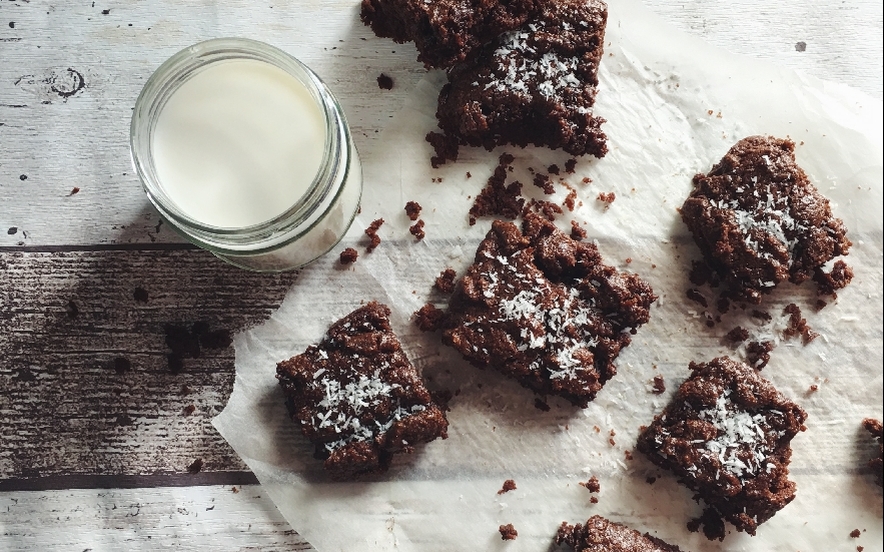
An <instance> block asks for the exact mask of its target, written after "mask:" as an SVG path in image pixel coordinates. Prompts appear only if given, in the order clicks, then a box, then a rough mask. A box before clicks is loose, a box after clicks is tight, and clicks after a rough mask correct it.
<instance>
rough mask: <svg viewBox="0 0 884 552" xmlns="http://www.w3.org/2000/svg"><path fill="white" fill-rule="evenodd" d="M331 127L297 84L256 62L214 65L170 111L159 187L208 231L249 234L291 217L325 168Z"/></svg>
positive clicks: (162, 134) (161, 144) (161, 121)
mask: <svg viewBox="0 0 884 552" xmlns="http://www.w3.org/2000/svg"><path fill="white" fill-rule="evenodd" d="M326 128H327V127H326V120H325V116H324V114H323V112H322V110H321V108H320V106H319V105H317V103H316V100H315V99H314V98H313V96H312V95H311V94H310V92H309V91H308V90H307V89H306V88H305V87H304V85H303V84H301V83H300V82H299V81H298V80H297V79H296V78H295V77H293V76H291V75H289V74H288V73H286V72H285V71H284V70H282V69H280V68H278V67H275V66H273V65H271V64H269V63H265V62H262V61H257V60H251V59H236V60H227V61H220V62H215V63H212V64H210V65H208V66H207V67H206V68H204V69H202V70H200V71H199V72H197V73H196V74H194V75H193V76H192V77H191V78H189V79H188V80H187V81H186V82H184V84H182V85H181V86H180V87H179V88H178V89H177V90H176V91H175V92H174V93H173V94H172V95H171V97H169V99H168V100H167V101H166V103H165V105H164V106H163V107H162V111H161V112H160V114H159V116H158V118H157V120H156V126H155V127H154V129H153V135H152V139H151V148H152V153H153V160H154V167H155V170H156V173H157V176H158V180H159V183H160V186H161V187H162V189H163V191H164V192H165V193H166V195H167V196H168V197H169V199H170V200H171V201H172V203H174V205H175V206H176V207H177V208H178V209H179V210H180V211H181V212H183V213H184V214H186V215H188V216H189V217H190V218H192V219H194V220H196V221H198V222H201V223H203V224H207V225H212V226H220V227H227V228H242V227H245V226H250V225H253V224H258V223H261V222H265V221H267V220H270V219H272V218H274V217H276V216H277V215H280V214H281V213H283V212H285V211H287V210H288V209H289V208H291V207H292V206H293V205H294V204H295V203H297V201H298V200H299V199H300V198H301V197H302V196H303V195H304V192H305V191H306V190H307V189H308V187H309V186H310V184H311V183H312V182H313V179H314V177H315V176H316V173H317V171H318V170H319V168H320V165H321V162H322V159H323V154H324V151H325V143H326V132H327V130H326Z"/></svg>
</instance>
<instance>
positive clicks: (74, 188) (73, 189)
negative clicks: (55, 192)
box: [68, 186, 80, 196]
mask: <svg viewBox="0 0 884 552" xmlns="http://www.w3.org/2000/svg"><path fill="white" fill-rule="evenodd" d="M79 193H80V188H79V187H78V186H74V187H73V188H71V193H69V194H68V195H69V196H72V195H75V194H79Z"/></svg>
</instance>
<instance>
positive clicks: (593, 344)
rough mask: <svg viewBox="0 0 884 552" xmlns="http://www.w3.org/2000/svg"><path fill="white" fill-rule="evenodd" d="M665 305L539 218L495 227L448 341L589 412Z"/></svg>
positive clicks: (452, 309) (467, 282)
mask: <svg viewBox="0 0 884 552" xmlns="http://www.w3.org/2000/svg"><path fill="white" fill-rule="evenodd" d="M654 300H656V296H655V295H654V293H653V291H652V290H651V287H650V286H649V285H648V284H646V283H645V282H643V281H642V280H641V279H639V277H638V276H636V275H634V274H627V273H622V272H619V271H617V270H616V269H615V268H612V267H610V266H607V265H605V264H603V263H602V259H601V256H600V255H599V252H598V249H597V248H596V246H595V245H593V244H590V243H584V242H578V241H575V240H573V239H571V238H570V237H569V236H567V235H566V234H564V233H563V232H561V231H560V230H559V229H558V228H556V226H555V225H554V224H552V223H551V222H548V221H546V220H545V219H543V218H542V217H540V216H539V215H537V214H536V213H531V212H529V213H526V214H525V219H524V222H523V224H522V230H521V231H520V230H519V227H517V226H516V225H515V224H513V223H509V222H504V221H499V220H498V221H494V223H493V224H492V227H491V231H490V232H488V234H487V235H486V237H485V239H484V240H483V241H482V243H481V244H480V245H479V248H478V250H477V251H476V256H475V260H474V262H473V265H472V266H470V267H469V269H468V270H467V273H466V274H465V275H464V277H463V278H462V279H461V280H460V281H459V282H458V284H457V287H456V289H455V292H454V295H453V296H452V299H451V301H450V304H449V311H448V316H447V317H446V320H445V322H444V324H443V328H444V331H443V337H442V339H443V341H444V342H445V343H447V344H448V345H451V346H452V347H454V348H455V349H457V350H458V351H459V352H460V353H461V354H462V355H463V356H464V358H465V359H467V360H468V361H469V362H470V363H471V364H473V365H475V366H477V367H480V368H484V367H491V368H494V369H495V370H498V371H499V372H501V373H503V374H505V375H507V376H510V377H512V378H515V379H516V380H517V381H518V382H519V383H520V384H522V385H523V386H524V387H527V388H529V389H531V390H533V391H535V392H536V393H539V394H541V395H559V396H561V397H564V398H565V399H567V400H568V401H570V402H571V403H573V404H575V405H577V406H581V407H586V406H587V404H588V403H589V401H591V400H592V399H594V398H595V396H596V393H598V392H599V390H600V389H601V388H602V386H603V385H604V384H605V382H606V381H608V380H609V379H611V377H613V376H614V374H615V373H616V372H617V370H616V368H615V366H614V360H615V359H616V358H617V355H618V354H619V353H620V350H621V349H622V348H623V347H626V346H627V345H628V344H629V343H630V339H631V338H630V333H635V331H636V329H637V328H638V327H639V326H641V325H643V324H645V323H646V322H647V321H648V318H649V308H650V305H651V303H652V302H653V301H654Z"/></svg>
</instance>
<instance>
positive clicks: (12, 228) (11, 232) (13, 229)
mask: <svg viewBox="0 0 884 552" xmlns="http://www.w3.org/2000/svg"><path fill="white" fill-rule="evenodd" d="M16 232H18V226H10V227H9V230H7V231H6V233H7V234H9V235H10V236H14V235H15V234H16Z"/></svg>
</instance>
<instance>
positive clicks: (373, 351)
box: [276, 302, 448, 479]
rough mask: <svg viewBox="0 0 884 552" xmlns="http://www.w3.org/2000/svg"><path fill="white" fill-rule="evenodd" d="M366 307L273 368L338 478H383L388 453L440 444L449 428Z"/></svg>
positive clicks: (381, 315) (381, 321)
mask: <svg viewBox="0 0 884 552" xmlns="http://www.w3.org/2000/svg"><path fill="white" fill-rule="evenodd" d="M389 315H390V309H389V308H388V307H387V306H385V305H382V304H380V303H376V302H371V303H368V304H367V305H365V306H363V307H361V308H359V309H357V310H355V311H353V312H352V313H350V314H349V315H347V316H346V317H344V318H342V319H341V320H339V321H337V322H336V323H334V324H333V325H332V326H331V327H330V328H329V329H328V332H327V333H326V335H325V337H324V338H323V340H322V341H321V342H320V343H319V344H318V345H311V346H310V347H308V348H307V350H306V351H305V352H304V353H302V354H300V355H297V356H295V357H292V358H290V359H288V360H285V361H283V362H280V363H279V364H278V365H277V369H276V374H277V375H276V377H277V379H278V380H279V383H280V385H281V386H282V388H283V391H284V393H285V396H286V406H287V407H288V409H289V414H290V415H291V417H292V420H293V421H294V422H296V423H297V424H299V425H300V427H301V431H302V432H303V433H304V435H305V436H306V437H307V438H308V439H309V440H310V441H311V442H312V443H313V444H314V445H315V449H316V457H317V458H320V459H322V460H324V465H325V468H326V469H327V470H328V471H329V472H330V473H331V475H332V476H333V477H335V478H338V479H345V478H350V477H353V476H355V475H359V474H362V473H370V472H378V471H385V470H386V469H387V468H388V467H389V464H390V461H391V459H392V456H393V454H395V453H398V452H411V451H412V450H413V446H414V445H416V444H418V443H427V442H430V441H432V440H434V439H436V438H437V437H442V438H445V437H447V433H446V431H447V429H448V421H447V419H446V417H445V413H444V412H443V410H442V409H441V408H440V407H439V406H438V405H436V404H435V403H434V401H433V400H432V398H431V397H430V393H429V392H428V391H427V389H426V387H425V386H424V383H423V381H422V380H421V378H420V376H419V374H418V373H417V370H415V368H414V366H412V364H411V362H410V361H409V360H408V358H407V357H406V356H405V353H404V352H403V351H402V348H401V346H400V343H399V340H398V339H397V338H396V335H395V334H394V333H393V331H392V329H391V327H390V322H389Z"/></svg>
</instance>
